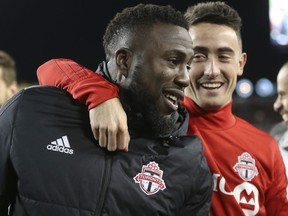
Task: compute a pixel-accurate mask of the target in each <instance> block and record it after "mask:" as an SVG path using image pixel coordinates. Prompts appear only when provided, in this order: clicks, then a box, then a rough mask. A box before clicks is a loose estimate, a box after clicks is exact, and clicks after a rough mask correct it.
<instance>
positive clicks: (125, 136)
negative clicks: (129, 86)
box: [89, 98, 130, 151]
mask: <svg viewBox="0 0 288 216" xmlns="http://www.w3.org/2000/svg"><path fill="white" fill-rule="evenodd" d="M89 116H90V124H91V129H92V132H93V134H94V137H95V139H96V140H98V141H99V145H100V146H101V147H102V148H107V150H108V151H116V150H124V151H128V145H129V141H130V135H129V132H128V126H127V115H126V113H125V112H124V109H123V107H122V104H121V102H120V101H119V99H118V98H112V99H110V100H107V101H105V102H103V103H102V104H100V105H98V106H97V107H95V108H93V109H91V110H90V111H89Z"/></svg>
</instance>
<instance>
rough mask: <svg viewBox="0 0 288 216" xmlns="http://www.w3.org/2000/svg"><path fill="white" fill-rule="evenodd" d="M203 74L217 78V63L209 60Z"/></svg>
mask: <svg viewBox="0 0 288 216" xmlns="http://www.w3.org/2000/svg"><path fill="white" fill-rule="evenodd" d="M204 74H205V75H207V76H209V77H213V78H214V77H217V76H218V75H219V74H220V67H219V64H218V61H217V60H215V59H211V60H210V61H209V62H207V67H206V69H205V72H204Z"/></svg>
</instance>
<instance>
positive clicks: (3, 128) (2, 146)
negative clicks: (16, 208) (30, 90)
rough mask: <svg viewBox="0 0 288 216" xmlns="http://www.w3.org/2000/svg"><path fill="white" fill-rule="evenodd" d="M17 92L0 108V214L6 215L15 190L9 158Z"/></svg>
mask: <svg viewBox="0 0 288 216" xmlns="http://www.w3.org/2000/svg"><path fill="white" fill-rule="evenodd" d="M22 93H23V92H22V91H20V92H18V93H17V94H16V95H15V96H14V97H12V98H11V99H10V100H9V101H8V102H7V103H6V104H4V105H3V106H2V107H1V109H0V215H1V216H6V215H8V207H9V206H10V205H12V206H13V204H14V202H15V198H16V191H17V177H16V174H15V171H14V169H13V166H12V163H11V160H10V149H11V144H12V143H11V140H12V136H13V125H14V120H15V118H17V107H18V104H19V100H20V98H21V95H22Z"/></svg>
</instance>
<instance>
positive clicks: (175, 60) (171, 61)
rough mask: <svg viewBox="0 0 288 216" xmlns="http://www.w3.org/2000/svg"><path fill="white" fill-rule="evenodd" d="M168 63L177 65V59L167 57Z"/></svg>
mask: <svg viewBox="0 0 288 216" xmlns="http://www.w3.org/2000/svg"><path fill="white" fill-rule="evenodd" d="M169 62H170V64H172V65H177V59H169Z"/></svg>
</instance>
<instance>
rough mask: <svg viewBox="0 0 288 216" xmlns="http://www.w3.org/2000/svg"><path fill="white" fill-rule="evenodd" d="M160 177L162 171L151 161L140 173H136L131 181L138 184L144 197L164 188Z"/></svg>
mask: <svg viewBox="0 0 288 216" xmlns="http://www.w3.org/2000/svg"><path fill="white" fill-rule="evenodd" d="M162 175H163V171H162V170H160V168H159V166H158V164H157V163H155V162H154V161H153V162H150V163H149V164H147V165H143V166H142V171H141V173H138V174H137V175H136V176H135V177H134V178H133V179H134V181H135V183H138V184H139V186H140V188H141V190H142V191H143V192H144V193H145V194H146V195H152V194H156V193H157V192H158V191H159V190H164V189H165V188H166V186H165V182H164V180H163V179H162Z"/></svg>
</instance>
